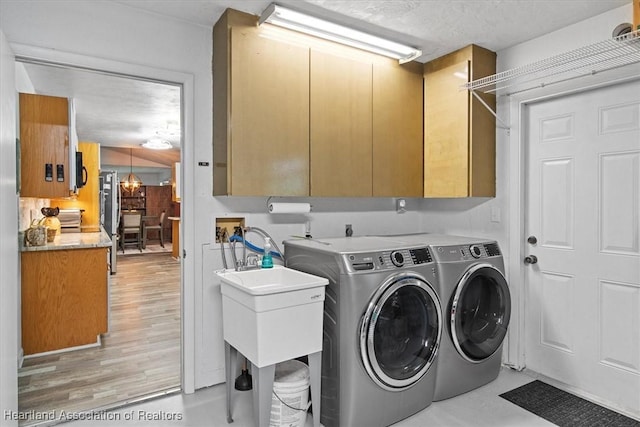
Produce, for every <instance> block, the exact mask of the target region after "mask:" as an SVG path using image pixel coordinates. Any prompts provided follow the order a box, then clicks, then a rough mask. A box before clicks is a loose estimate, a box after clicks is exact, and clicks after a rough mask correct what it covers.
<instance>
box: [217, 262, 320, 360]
mask: <svg viewBox="0 0 640 427" xmlns="http://www.w3.org/2000/svg"><path fill="white" fill-rule="evenodd" d="M216 274H217V275H218V277H220V280H221V286H220V289H221V292H222V321H223V331H224V340H225V341H227V342H228V343H229V344H230V345H232V346H233V347H235V348H236V349H237V350H238V351H239V352H240V353H242V354H244V355H245V356H246V357H247V358H248V359H249V360H251V361H252V363H254V364H255V365H256V366H258V367H263V366H268V365H272V364H275V363H278V362H282V361H285V360H289V359H294V358H296V357H300V356H304V355H307V354H311V353H315V352H318V351H322V319H323V307H324V295H325V286H326V285H328V284H329V281H328V280H327V279H326V278H324V277H318V276H314V275H311V274H308V273H303V272H301V271H297V270H293V269H290V268H286V267H283V266H280V265H275V266H274V267H273V268H269V269H257V270H245V271H234V270H223V271H217V272H216Z"/></svg>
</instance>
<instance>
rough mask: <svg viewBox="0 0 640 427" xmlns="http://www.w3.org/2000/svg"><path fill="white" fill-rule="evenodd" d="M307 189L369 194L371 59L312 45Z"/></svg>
mask: <svg viewBox="0 0 640 427" xmlns="http://www.w3.org/2000/svg"><path fill="white" fill-rule="evenodd" d="M310 70H311V72H310V74H311V82H310V84H311V89H310V102H311V110H310V114H311V128H310V134H311V137H310V144H311V195H312V196H319V197H329V196H368V197H371V195H372V114H371V108H372V107H371V105H372V92H371V85H372V78H373V77H372V64H371V62H364V61H360V60H357V59H349V58H346V57H342V56H338V55H334V54H331V53H327V52H322V51H317V50H312V51H311V67H310Z"/></svg>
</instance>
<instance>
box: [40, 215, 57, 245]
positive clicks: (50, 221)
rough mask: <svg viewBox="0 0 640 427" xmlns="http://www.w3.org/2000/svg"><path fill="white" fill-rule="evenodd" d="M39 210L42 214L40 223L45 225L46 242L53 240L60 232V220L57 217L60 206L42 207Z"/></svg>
mask: <svg viewBox="0 0 640 427" xmlns="http://www.w3.org/2000/svg"><path fill="white" fill-rule="evenodd" d="M40 212H42V215H44V221H42V225H44V226H45V227H47V242H53V239H55V238H56V236H57V235H58V234H60V220H59V219H58V214H59V213H60V208H42V209H41V210H40Z"/></svg>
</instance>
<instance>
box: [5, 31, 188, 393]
mask: <svg viewBox="0 0 640 427" xmlns="http://www.w3.org/2000/svg"><path fill="white" fill-rule="evenodd" d="M10 46H11V48H12V49H13V53H14V55H15V57H16V62H19V61H20V59H22V58H27V59H31V60H34V61H39V62H43V63H50V64H52V65H64V66H68V67H72V68H79V69H84V70H87V71H96V72H105V73H108V74H113V75H116V76H117V75H120V76H122V77H137V78H147V79H150V80H152V81H160V82H167V83H172V84H177V85H181V87H182V96H181V98H182V99H181V104H182V105H181V110H182V123H183V125H182V128H183V130H182V143H181V145H180V158H181V162H183V163H185V164H193V163H194V160H193V159H194V147H195V142H194V131H195V129H194V97H195V94H194V84H195V82H194V76H193V75H192V74H188V73H184V72H179V71H173V70H168V69H163V68H157V67H150V66H145V65H139V64H132V63H126V62H120V61H115V60H109V59H103V58H97V57H91V56H87V55H81V54H75V53H70V52H64V51H60V50H54V49H46V48H40V47H36V46H31V45H25V44H20V43H10ZM187 169H188V168H180V175H181V176H180V182H181V187H182V190H181V194H182V197H181V209H180V218H181V221H180V236H182V238H181V241H180V253H183V251H187V252H189V253H192V254H193V253H195V250H194V247H193V246H194V244H193V238H192V237H189V236H194V232H193V228H194V223H195V221H194V212H195V206H194V197H193V190H192V189H193V188H194V187H195V186H194V180H195V177H194V174H193V173H186V170H187ZM185 190H188V192H187V191H185ZM185 219H186V221H185ZM194 262H195V257H193V256H191V257H182V259H181V262H180V282H181V283H180V294H181V314H180V322H181V334H180V340H181V343H180V344H181V373H180V377H181V380H180V383H181V388H182V392H183V393H187V394H190V393H193V392H194V391H195V355H196V351H195V316H194V313H195V288H194V287H193V286H186V284H187V283H195V277H194V276H195V273H194V272H195V266H194ZM17 286H20V284H19V283H18V284H17ZM16 328H17V325H16ZM17 392H18V390H16V394H17Z"/></svg>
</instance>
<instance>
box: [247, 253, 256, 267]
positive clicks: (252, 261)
mask: <svg viewBox="0 0 640 427" xmlns="http://www.w3.org/2000/svg"><path fill="white" fill-rule="evenodd" d="M258 264H259V258H258V255H256V254H249V255H247V264H246V266H247V268H258Z"/></svg>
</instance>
